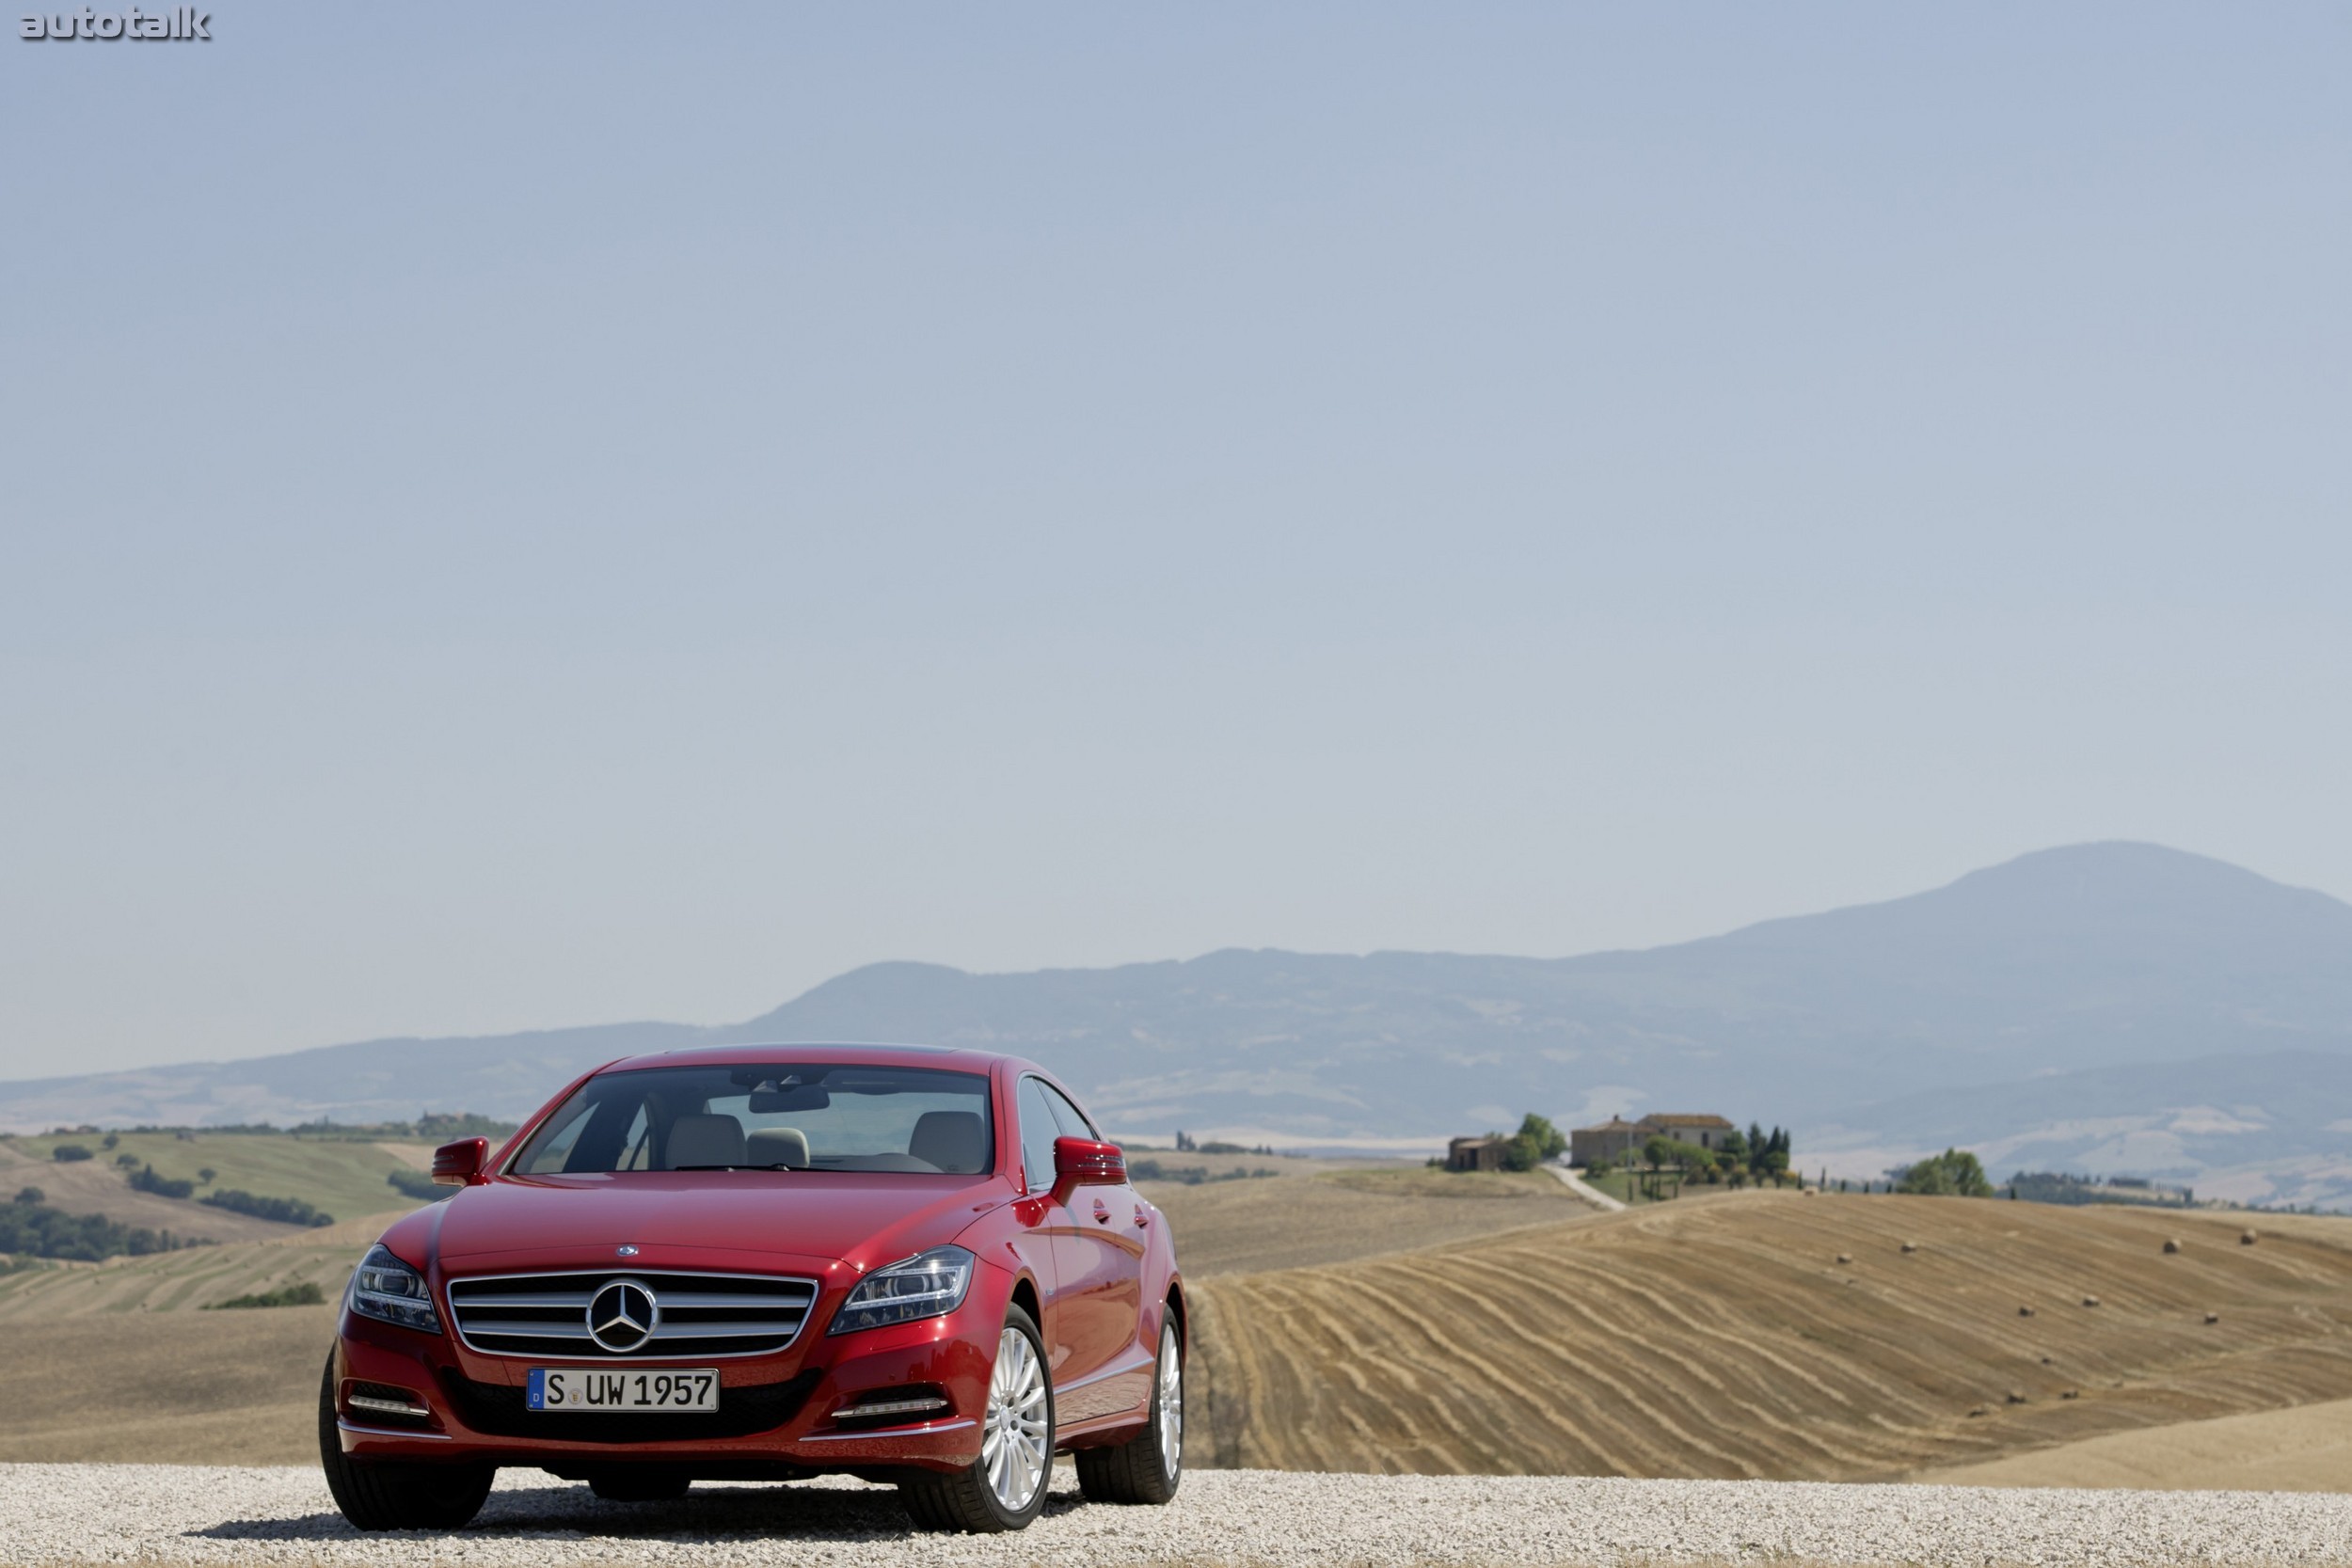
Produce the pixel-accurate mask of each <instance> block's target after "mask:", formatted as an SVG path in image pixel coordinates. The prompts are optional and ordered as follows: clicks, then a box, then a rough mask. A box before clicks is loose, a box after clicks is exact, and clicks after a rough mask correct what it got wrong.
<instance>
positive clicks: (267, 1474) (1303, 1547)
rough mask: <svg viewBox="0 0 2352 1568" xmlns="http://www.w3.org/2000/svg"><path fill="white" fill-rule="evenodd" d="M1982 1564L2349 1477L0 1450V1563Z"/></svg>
mask: <svg viewBox="0 0 2352 1568" xmlns="http://www.w3.org/2000/svg"><path fill="white" fill-rule="evenodd" d="M878 1542H888V1543H891V1544H892V1545H891V1558H890V1560H891V1562H892V1563H893V1564H894V1568H914V1565H928V1564H940V1565H958V1568H960V1565H963V1564H986V1565H988V1568H1012V1565H1019V1564H1029V1563H1052V1564H1065V1563H1066V1564H1070V1565H1072V1568H1103V1565H1118V1564H1125V1563H1138V1564H1140V1563H1169V1562H1184V1563H1187V1564H1202V1563H1279V1564H1283V1565H1285V1568H1290V1565H1318V1568H1319V1565H1324V1564H1330V1565H1335V1568H1336V1565H1340V1564H1368V1565H1370V1564H1378V1565H1388V1564H1400V1565H1413V1564H1437V1563H1444V1564H1454V1563H1461V1564H1480V1565H1487V1564H1559V1563H1583V1564H1600V1563H1612V1564H1613V1563H1644V1564H1670V1563H1698V1562H1707V1563H1715V1562H1751V1561H1769V1562H1779V1563H1788V1562H1791V1561H1813V1562H1822V1563H1875V1564H1898V1563H1903V1564H1908V1563H1921V1564H1937V1565H1943V1564H1951V1565H1954V1568H1958V1565H1962V1564H1965V1565H1967V1568H1986V1565H1988V1564H2009V1563H2017V1564H2036V1565H2042V1564H2048V1565H2053V1568H2057V1565H2064V1564H2078V1563H2080V1564H2139V1563H2150V1564H2157V1563H2161V1564H2168V1565H2171V1564H2185V1563H2249V1564H2251V1563H2261V1564H2280V1563H2290V1562H2292V1563H2352V1496H2339V1495H2334V1494H2311V1493H2261V1492H2090V1491H1994V1490H1979V1489H1971V1488H1965V1487H1947V1486H1828V1485H1820V1484H1811V1483H1796V1482H1780V1481H1602V1480H1585V1479H1575V1478H1559V1477H1516V1476H1475V1477H1472V1476H1364V1475H1298V1474H1291V1473H1283V1472H1277V1471H1265V1470H1261V1471H1248V1470H1221V1471H1205V1472H1199V1473H1196V1474H1193V1475H1190V1476H1187V1477H1185V1478H1184V1491H1183V1493H1182V1495H1181V1496H1180V1497H1178V1499H1177V1501H1176V1503H1175V1504H1174V1505H1173V1506H1171V1507H1168V1508H1110V1507H1100V1508H1098V1507H1088V1506H1085V1505H1083V1504H1081V1503H1080V1502H1079V1501H1078V1497H1077V1493H1076V1488H1075V1482H1074V1481H1073V1478H1072V1476H1071V1474H1070V1468H1069V1465H1068V1464H1067V1463H1065V1464H1063V1465H1061V1466H1060V1470H1059V1472H1058V1474H1057V1491H1056V1496H1055V1497H1054V1498H1053V1500H1052V1501H1051V1502H1049V1503H1048V1504H1047V1507H1046V1513H1045V1516H1044V1517H1043V1518H1042V1519H1041V1520H1040V1521H1039V1522H1038V1523H1037V1524H1036V1525H1034V1526H1032V1527H1031V1528H1029V1530H1028V1531H1027V1532H1026V1533H1025V1534H1024V1535H1021V1536H1017V1537H1001V1536H999V1537H969V1536H963V1537H958V1536H912V1537H911V1536H910V1535H909V1534H908V1530H907V1526H906V1522H905V1520H904V1518H903V1516H902V1515H901V1514H900V1513H898V1506H897V1503H896V1502H895V1500H894V1499H893V1497H892V1495H891V1494H890V1493H889V1492H888V1491H885V1490H882V1489H880V1488H873V1487H866V1486H863V1485H860V1484H858V1483H856V1482H853V1481H811V1482H805V1483H802V1484H799V1485H794V1486H748V1485H742V1486H726V1485H710V1486H698V1487H696V1488H695V1489H694V1492H693V1494H692V1496H691V1497H688V1498H686V1499H685V1500H684V1501H682V1502H676V1503H642V1504H624V1503H602V1502H598V1501H596V1499H595V1498H593V1497H590V1496H589V1493H588V1489H587V1488H586V1487H584V1486H572V1485H566V1484H564V1483H563V1482H560V1481H554V1480H553V1479H552V1478H550V1477H548V1476H544V1475H542V1474H540V1473H539V1472H537V1471H535V1470H511V1471H507V1472H505V1473H504V1474H502V1475H501V1477H500V1480H499V1489H498V1491H497V1492H496V1493H494V1494H493V1495H492V1497H491V1498H490V1502H489V1506H488V1507H487V1508H485V1510H484V1511H483V1513H482V1516H481V1518H480V1519H478V1520H477V1521H475V1523H474V1525H473V1526H472V1527H471V1528H468V1529H464V1530H460V1531H456V1532H454V1533H452V1534H447V1535H415V1536H408V1535H398V1536H393V1535H387V1536H372V1537H371V1536H362V1535H359V1534H358V1533H357V1532H355V1531H353V1530H352V1529H351V1528H350V1527H348V1526H347V1525H345V1524H344V1523H343V1521H342V1516H341V1515H339V1514H337V1513H335V1512H334V1507H333V1504H332V1503H331V1502H330V1501H329V1500H328V1498H327V1495H326V1486H325V1485H324V1483H322V1482H321V1481H320V1480H319V1477H318V1474H317V1472H316V1471H313V1470H307V1469H259V1468H225V1467H224V1468H204V1467H197V1466H174V1465H0V1563H8V1564H12V1565H17V1568H34V1565H38V1564H47V1563H96V1562H128V1561H159V1562H186V1563H239V1564H269V1565H275V1564H287V1565H290V1568H291V1565H296V1564H302V1565H308V1564H333V1563H353V1564H359V1563H368V1564H374V1563H383V1564H401V1565H404V1568H405V1565H412V1564H434V1565H450V1568H457V1565H463V1568H507V1565H510V1564H513V1565H533V1568H536V1565H541V1564H545V1565H548V1568H559V1565H573V1564H584V1563H598V1564H602V1563H615V1564H618V1563H628V1564H638V1563H660V1564H679V1565H682V1568H683V1565H698V1564H714V1565H715V1564H736V1563H742V1564H753V1563H757V1564H761V1565H762V1568H771V1565H774V1564H777V1563H791V1564H799V1563H836V1562H837V1563H841V1564H844V1565H845V1568H846V1565H850V1564H855V1565H857V1568H869V1565H870V1564H871V1563H872V1562H873V1561H874V1550H873V1545H874V1544H875V1543H878Z"/></svg>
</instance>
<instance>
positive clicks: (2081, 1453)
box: [1914, 1400, 2352, 1492]
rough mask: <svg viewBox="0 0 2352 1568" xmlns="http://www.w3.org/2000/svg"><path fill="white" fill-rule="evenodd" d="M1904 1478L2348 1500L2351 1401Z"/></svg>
mask: <svg viewBox="0 0 2352 1568" xmlns="http://www.w3.org/2000/svg"><path fill="white" fill-rule="evenodd" d="M1914 1479H1915V1480H1917V1481H1927V1482H1931V1483H1935V1484H1943V1485H1952V1486H2097V1487H2134V1488H2140V1489H2144V1490H2151V1491H2159V1492H2164V1491H2177V1490H2186V1489H2195V1488H2203V1489H2208V1490H2217V1491H2229V1492H2352V1400H2330V1401H2328V1402H2326V1403H2325V1404H2306V1405H2300V1406H2297V1407H2296V1408H2295V1409H2293V1410H2262V1411H2257V1412H2255V1413H2254V1414H2253V1415H2250V1416H2217V1417H2216V1418H2213V1419H2212V1420H2209V1421H2181V1422H2177V1423H2175V1424H2174V1425H2171V1426H2161V1427H2147V1428H2143V1429H2141V1430H2138V1431H2135V1432H2116V1433H2108V1434H2107V1435H2106V1436H2105V1437H2085V1438H2083V1439H2081V1440H2080V1441H2078V1442H2074V1443H2061V1444H2059V1445H2058V1447H2057V1448H2055V1449H2037V1450H2035V1451H2034V1452H2032V1453H2021V1454H2011V1455H2009V1456H2008V1457H2007V1458H2003V1459H1988V1460H1986V1461H1984V1462H1983V1463H1981V1464H1977V1465H1953V1466H1951V1467H1950V1468H1948V1469H1943V1470H1929V1471H1926V1472H1925V1473H1923V1474H1921V1475H1919V1476H1917V1477H1915V1478H1914Z"/></svg>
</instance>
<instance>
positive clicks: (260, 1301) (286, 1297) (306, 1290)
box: [204, 1279, 326, 1312]
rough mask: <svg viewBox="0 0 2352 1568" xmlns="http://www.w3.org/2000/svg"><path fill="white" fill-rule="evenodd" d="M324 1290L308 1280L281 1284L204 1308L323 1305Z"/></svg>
mask: <svg viewBox="0 0 2352 1568" xmlns="http://www.w3.org/2000/svg"><path fill="white" fill-rule="evenodd" d="M324 1306H326V1291H322V1290H320V1289H319V1288H318V1286H317V1285H316V1284H315V1283H313V1282H312V1281H310V1280H308V1279H306V1280H304V1281H303V1282H302V1283H301V1284H299V1285H281V1286H279V1287H278V1289H277V1290H275V1291H259V1292H257V1293H255V1294H252V1295H243V1296H230V1298H229V1299H228V1300H227V1301H216V1302H215V1303H213V1304H212V1305H211V1306H210V1307H205V1308H204V1310H205V1311H207V1312H227V1311H233V1310H235V1309H237V1308H239V1307H324Z"/></svg>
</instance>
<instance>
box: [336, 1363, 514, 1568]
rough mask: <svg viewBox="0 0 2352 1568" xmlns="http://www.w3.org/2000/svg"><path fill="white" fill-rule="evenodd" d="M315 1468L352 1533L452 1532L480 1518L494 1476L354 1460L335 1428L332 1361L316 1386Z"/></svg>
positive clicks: (483, 1470)
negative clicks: (316, 1445)
mask: <svg viewBox="0 0 2352 1568" xmlns="http://www.w3.org/2000/svg"><path fill="white" fill-rule="evenodd" d="M319 1467H320V1468H321V1469H323V1470H325V1471H326V1489H327V1490H328V1491H329V1492H332V1493H333V1494H335V1506H336V1507H337V1508H339V1509H341V1510H342V1514H343V1517H344V1518H346V1519H348V1520H350V1521H351V1524H352V1528H355V1529H364V1530H380V1529H455V1528H457V1527H459V1526H460V1525H463V1524H465V1523H467V1522H468V1521H469V1520H470V1519H471V1518H472V1517H473V1516H474V1515H475V1514H477V1513H481V1512H482V1505H483V1503H484V1502H485V1501H486V1500H488V1498H489V1496H490V1482H491V1481H495V1480H496V1479H498V1471H497V1470H496V1469H495V1468H493V1467H492V1466H490V1465H398V1464H387V1463H385V1462H383V1461H381V1460H367V1459H354V1458H352V1457H351V1456H350V1455H349V1454H347V1453H345V1452H343V1440H342V1433H341V1432H340V1431H339V1430H338V1429H337V1427H336V1425H335V1358H334V1357H333V1356H332V1355H329V1356H328V1357H327V1358H326V1376H325V1377H324V1378H323V1379H322V1380H321V1381H320V1385H319Z"/></svg>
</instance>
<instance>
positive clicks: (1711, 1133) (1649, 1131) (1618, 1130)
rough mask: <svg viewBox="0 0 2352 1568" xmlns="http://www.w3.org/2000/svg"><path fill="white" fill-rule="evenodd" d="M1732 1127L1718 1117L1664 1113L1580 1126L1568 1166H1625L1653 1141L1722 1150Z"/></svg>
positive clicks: (1570, 1137) (1571, 1138) (1572, 1136)
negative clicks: (1603, 1162)
mask: <svg viewBox="0 0 2352 1568" xmlns="http://www.w3.org/2000/svg"><path fill="white" fill-rule="evenodd" d="M1732 1131H1733V1127H1732V1124H1731V1123H1730V1122H1728V1121H1726V1120H1724V1118H1723V1117H1718V1116H1706V1115H1688V1116H1686V1115H1675V1114H1669V1113H1666V1112H1660V1113H1658V1114H1656V1115H1653V1116H1646V1117H1643V1118H1642V1119H1641V1120H1639V1121H1627V1120H1625V1119H1623V1118H1622V1117H1610V1118H1609V1119H1608V1120H1607V1121H1604V1122H1602V1123H1601V1124H1600V1125H1599V1126H1597V1127H1580V1128H1578V1129H1576V1130H1575V1131H1574V1132H1570V1133H1569V1134H1568V1163H1569V1164H1576V1165H1585V1166H1590V1165H1593V1164H1597V1163H1598V1162H1600V1161H1602V1160H1607V1161H1609V1162H1610V1163H1611V1164H1621V1163H1623V1162H1624V1161H1627V1160H1630V1159H1633V1158H1636V1157H1637V1156H1639V1155H1640V1154H1641V1152H1642V1146H1643V1145H1644V1144H1646V1143H1648V1142H1649V1141H1650V1140H1651V1139H1652V1138H1658V1137H1666V1138H1672V1139H1674V1140H1675V1141H1676V1142H1677V1143H1686V1144H1696V1145H1698V1146H1699V1147H1700V1148H1723V1147H1724V1135H1725V1134H1727V1133H1729V1132H1732Z"/></svg>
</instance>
